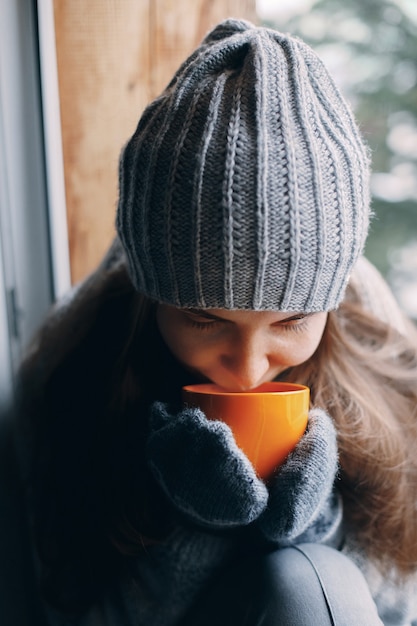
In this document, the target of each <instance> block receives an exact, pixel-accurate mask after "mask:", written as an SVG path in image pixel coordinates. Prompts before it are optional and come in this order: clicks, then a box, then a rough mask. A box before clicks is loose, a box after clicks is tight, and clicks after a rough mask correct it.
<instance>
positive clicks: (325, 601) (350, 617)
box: [262, 544, 382, 626]
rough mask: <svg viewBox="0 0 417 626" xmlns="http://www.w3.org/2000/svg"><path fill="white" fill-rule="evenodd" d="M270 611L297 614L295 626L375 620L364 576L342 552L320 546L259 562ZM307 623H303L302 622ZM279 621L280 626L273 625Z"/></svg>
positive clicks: (377, 621)
mask: <svg viewBox="0 0 417 626" xmlns="http://www.w3.org/2000/svg"><path fill="white" fill-rule="evenodd" d="M262 579H263V581H264V584H266V585H267V587H268V597H269V598H270V599H272V603H273V605H274V608H273V609H272V610H273V611H275V610H279V612H280V613H281V612H282V614H283V618H282V623H287V622H285V620H284V617H285V619H286V618H287V617H286V616H287V615H288V620H289V621H288V624H291V615H294V611H295V614H297V615H298V616H299V617H298V621H297V623H299V624H304V623H305V624H311V618H312V616H314V619H315V620H316V621H315V623H317V624H320V625H322V624H323V625H325V624H329V625H330V624H337V625H338V626H339V625H340V626H345V625H346V626H351V624H355V625H358V626H359V625H361V624H363V625H366V626H374V625H375V626H376V625H381V624H382V622H381V620H380V619H379V617H378V614H377V609H376V606H375V603H374V601H373V599H372V597H371V593H370V591H369V588H368V585H367V583H366V581H365V578H364V576H363V574H362V573H361V572H360V570H359V569H358V568H357V567H356V565H355V564H354V563H353V562H352V561H351V560H350V559H348V558H347V557H346V556H345V555H343V554H342V553H341V552H339V551H337V550H334V549H333V548H329V547H328V546H322V545H319V544H303V545H300V546H295V547H289V548H283V549H281V550H277V551H276V552H273V553H271V554H269V555H268V556H267V557H266V559H264V561H263V564H262ZM303 620H305V621H303ZM277 623H280V622H277Z"/></svg>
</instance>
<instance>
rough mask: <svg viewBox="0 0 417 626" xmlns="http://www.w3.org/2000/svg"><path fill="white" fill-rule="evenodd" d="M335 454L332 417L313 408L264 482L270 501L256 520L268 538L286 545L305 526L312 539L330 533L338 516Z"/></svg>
mask: <svg viewBox="0 0 417 626" xmlns="http://www.w3.org/2000/svg"><path fill="white" fill-rule="evenodd" d="M337 457H338V455H337V443H336V432H335V428H334V426H333V422H332V420H331V419H330V417H329V416H328V415H327V413H325V411H323V410H321V409H312V410H311V411H310V413H309V421H308V428H307V432H306V433H305V435H304V436H303V437H302V439H301V440H300V441H299V443H298V445H297V446H296V448H295V449H294V451H293V452H292V453H291V454H290V455H289V456H288V457H287V460H286V461H285V463H284V464H283V465H282V466H281V468H280V469H279V471H278V472H277V473H276V475H275V476H274V477H273V478H272V479H271V481H270V483H269V485H268V487H269V501H268V507H267V509H266V510H265V511H264V513H263V514H262V515H261V516H260V518H259V520H258V521H257V522H256V525H257V526H258V528H260V530H261V532H262V534H263V535H264V536H265V537H266V538H267V539H269V540H270V541H273V542H275V543H278V544H283V545H285V544H288V543H293V542H294V540H296V539H297V537H300V536H301V535H304V536H306V535H307V536H308V531H310V534H311V536H312V537H314V540H315V541H321V540H322V539H323V537H324V536H325V535H326V534H328V533H329V529H330V526H331V525H334V524H335V522H336V518H337V517H341V513H340V499H338V498H337V497H335V494H334V492H333V484H334V481H335V477H336V473H337V468H338V460H337ZM339 513H340V515H339ZM320 535H322V536H320Z"/></svg>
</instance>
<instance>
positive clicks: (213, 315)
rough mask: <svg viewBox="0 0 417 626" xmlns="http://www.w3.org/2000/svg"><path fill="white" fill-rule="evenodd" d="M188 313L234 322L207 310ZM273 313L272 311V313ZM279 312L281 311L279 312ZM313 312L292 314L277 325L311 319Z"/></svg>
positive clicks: (192, 310) (187, 310)
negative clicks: (300, 318)
mask: <svg viewBox="0 0 417 626" xmlns="http://www.w3.org/2000/svg"><path fill="white" fill-rule="evenodd" d="M185 310H186V312H187V313H192V314H193V315H198V316H200V317H206V318H207V319H211V320H216V321H218V322H232V321H233V320H228V319H226V318H224V317H220V316H219V315H215V314H214V313H210V312H209V311H207V310H206V309H193V308H191V309H185ZM271 312H272V311H271ZM277 312H279V311H277ZM313 314H314V313H313V312H311V313H310V312H309V313H304V312H303V311H299V312H298V313H291V314H290V315H289V316H288V317H284V318H283V319H281V320H278V321H277V322H276V323H277V324H280V323H281V322H291V321H292V320H294V319H297V318H299V317H301V316H302V317H310V316H311V315H313Z"/></svg>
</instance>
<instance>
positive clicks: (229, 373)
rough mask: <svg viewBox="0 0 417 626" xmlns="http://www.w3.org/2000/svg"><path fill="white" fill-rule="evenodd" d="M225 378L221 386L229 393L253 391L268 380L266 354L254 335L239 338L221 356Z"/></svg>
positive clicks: (260, 342)
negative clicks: (229, 391) (225, 387)
mask: <svg viewBox="0 0 417 626" xmlns="http://www.w3.org/2000/svg"><path fill="white" fill-rule="evenodd" d="M221 365H222V370H223V373H224V376H225V379H224V382H223V386H226V384H225V383H226V381H227V386H228V387H229V388H230V390H231V391H246V390H248V389H253V388H254V387H257V386H258V385H260V384H261V383H263V382H265V381H266V380H267V379H268V376H267V375H268V372H269V369H270V363H269V356H268V352H267V351H266V350H265V347H264V346H263V345H262V340H261V339H260V338H258V337H256V335H254V336H249V337H244V338H240V339H239V340H237V341H236V342H234V343H233V344H232V345H231V346H230V347H229V349H228V351H227V353H223V355H222V356H221Z"/></svg>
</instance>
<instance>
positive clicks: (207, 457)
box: [147, 402, 268, 529]
mask: <svg viewBox="0 0 417 626" xmlns="http://www.w3.org/2000/svg"><path fill="white" fill-rule="evenodd" d="M147 455H148V464H149V467H150V468H151V470H152V472H153V474H154V476H155V478H156V480H157V481H158V483H159V484H160V486H161V487H162V489H163V490H164V492H165V494H166V496H167V497H168V499H169V500H170V501H171V502H172V503H173V504H174V506H175V507H176V508H177V509H179V510H180V511H181V512H182V513H184V514H185V515H186V516H187V517H189V518H191V519H192V520H193V521H195V522H198V523H200V524H202V525H203V526H209V527H212V528H219V529H220V528H232V527H236V526H244V525H247V524H250V523H251V522H252V521H253V520H255V519H256V518H257V517H258V516H259V515H260V514H261V513H262V511H263V510H264V509H265V507H266V504H267V499H268V491H267V488H266V486H265V485H264V483H263V482H262V481H261V480H259V479H258V478H257V476H256V474H255V471H254V469H253V467H252V465H251V463H250V461H249V460H248V459H247V457H246V456H245V455H244V453H243V452H242V451H241V450H240V449H239V448H238V446H237V445H236V442H235V439H234V437H233V434H232V431H231V430H230V428H229V426H227V425H226V424H224V423H223V422H220V421H212V420H208V419H207V418H206V417H205V415H204V413H203V412H202V411H200V410H199V409H195V408H186V409H183V410H182V411H180V413H178V414H177V415H171V414H170V413H169V412H168V410H167V407H166V405H164V404H162V403H160V402H156V403H154V404H153V405H152V408H151V415H150V435H149V439H148V444H147Z"/></svg>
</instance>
